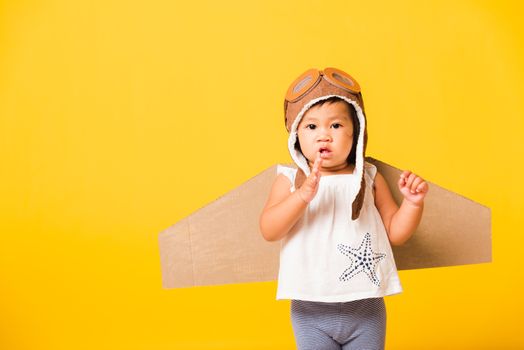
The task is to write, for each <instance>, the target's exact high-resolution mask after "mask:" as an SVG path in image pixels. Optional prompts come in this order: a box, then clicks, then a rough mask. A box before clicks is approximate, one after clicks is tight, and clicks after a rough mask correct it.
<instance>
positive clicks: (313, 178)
mask: <svg viewBox="0 0 524 350" xmlns="http://www.w3.org/2000/svg"><path fill="white" fill-rule="evenodd" d="M321 165H322V158H321V157H320V152H317V158H316V159H315V163H314V164H313V168H312V169H311V173H310V174H309V176H308V177H307V179H306V181H304V183H303V184H302V186H300V188H299V189H298V195H299V196H300V198H302V200H303V201H304V202H306V203H309V202H311V201H312V200H313V198H315V195H316V194H317V190H318V183H319V182H320V176H321V175H320V170H319V169H320V166H321Z"/></svg>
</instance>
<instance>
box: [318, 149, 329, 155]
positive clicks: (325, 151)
mask: <svg viewBox="0 0 524 350" xmlns="http://www.w3.org/2000/svg"><path fill="white" fill-rule="evenodd" d="M319 152H320V156H321V157H327V156H329V155H330V154H331V151H330V150H329V149H327V148H321V149H320V150H319Z"/></svg>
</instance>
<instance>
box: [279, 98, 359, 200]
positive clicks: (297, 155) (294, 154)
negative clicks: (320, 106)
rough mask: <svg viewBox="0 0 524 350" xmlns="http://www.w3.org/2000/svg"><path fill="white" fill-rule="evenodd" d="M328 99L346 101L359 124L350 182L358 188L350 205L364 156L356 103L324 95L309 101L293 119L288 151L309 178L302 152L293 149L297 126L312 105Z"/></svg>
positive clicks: (357, 184)
mask: <svg viewBox="0 0 524 350" xmlns="http://www.w3.org/2000/svg"><path fill="white" fill-rule="evenodd" d="M330 97H339V98H341V99H343V100H344V101H346V102H347V103H349V104H351V105H353V107H355V111H356V112H357V117H358V122H359V124H360V132H359V134H358V141H357V150H356V164H355V173H354V175H355V176H354V177H352V180H353V179H354V181H355V182H356V184H355V185H356V186H358V187H357V189H356V191H355V192H354V193H353V195H352V198H351V203H353V201H354V199H355V197H356V196H357V194H358V193H359V191H360V186H361V178H362V174H363V171H364V156H363V155H364V128H365V125H366V123H365V117H364V113H363V112H362V108H360V106H359V105H358V103H356V102H355V101H353V100H351V99H349V98H347V97H345V96H341V95H326V96H321V97H318V98H316V99H313V100H311V101H309V102H308V103H307V104H305V105H304V107H303V108H302V110H301V111H300V113H298V115H297V117H296V118H295V121H294V122H293V125H292V126H291V131H290V133H289V138H288V149H289V153H290V154H291V158H292V159H293V161H294V162H295V164H296V165H297V166H298V167H299V168H300V169H302V171H303V172H304V174H305V175H306V177H307V176H309V174H310V173H311V170H310V169H309V164H308V161H307V159H306V157H304V155H303V154H302V152H300V151H299V150H297V149H295V143H296V142H297V139H298V132H297V129H298V124H299V123H300V121H301V120H302V117H303V116H304V114H305V113H306V112H307V110H308V109H309V108H310V107H311V106H312V105H313V104H315V103H317V102H318V101H322V100H326V99H328V98H330Z"/></svg>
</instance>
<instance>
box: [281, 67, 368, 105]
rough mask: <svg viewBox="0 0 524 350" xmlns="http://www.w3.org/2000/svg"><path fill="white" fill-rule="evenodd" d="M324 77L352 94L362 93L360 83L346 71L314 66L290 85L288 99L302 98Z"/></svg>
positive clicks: (293, 100) (292, 100)
mask: <svg viewBox="0 0 524 350" xmlns="http://www.w3.org/2000/svg"><path fill="white" fill-rule="evenodd" d="M322 77H324V78H325V79H326V80H327V81H328V82H330V83H331V84H333V85H335V86H337V87H339V88H342V89H344V90H347V91H348V92H350V93H352V94H359V93H360V85H359V84H358V83H357V81H356V80H355V79H353V77H351V76H350V75H349V74H347V73H346V72H344V71H341V70H340V69H337V68H326V69H324V70H319V69H314V68H313V69H309V70H307V71H306V72H304V73H303V74H302V75H301V76H299V77H298V78H297V79H296V80H295V81H294V82H293V83H292V84H291V85H290V86H289V88H288V90H287V93H286V101H287V102H295V101H298V100H300V98H302V97H303V96H304V95H306V94H307V93H308V91H310V90H311V89H313V88H314V87H315V86H316V85H317V84H318V83H319V82H320V81H321V80H322Z"/></svg>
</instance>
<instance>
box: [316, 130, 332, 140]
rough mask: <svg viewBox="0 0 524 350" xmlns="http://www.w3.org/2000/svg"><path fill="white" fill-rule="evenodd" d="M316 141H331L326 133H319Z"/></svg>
mask: <svg viewBox="0 0 524 350" xmlns="http://www.w3.org/2000/svg"><path fill="white" fill-rule="evenodd" d="M317 140H318V141H319V142H323V141H324V142H326V141H331V135H329V134H328V133H326V132H321V133H320V134H319V135H318V137H317Z"/></svg>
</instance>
